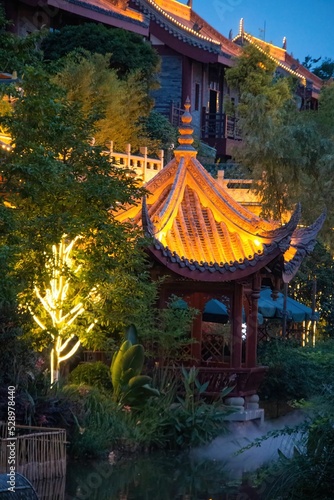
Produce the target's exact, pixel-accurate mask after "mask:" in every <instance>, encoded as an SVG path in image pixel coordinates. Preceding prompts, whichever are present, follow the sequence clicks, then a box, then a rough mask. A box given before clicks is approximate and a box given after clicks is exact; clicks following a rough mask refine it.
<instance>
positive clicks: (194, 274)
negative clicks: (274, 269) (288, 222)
mask: <svg viewBox="0 0 334 500" xmlns="http://www.w3.org/2000/svg"><path fill="white" fill-rule="evenodd" d="M147 251H148V253H149V254H150V255H152V256H153V257H154V259H155V260H156V261H157V262H159V263H160V264H162V265H163V266H164V267H165V268H167V269H168V270H169V271H172V272H173V273H175V274H177V275H180V276H182V277H183V278H188V279H191V280H194V281H204V282H212V283H214V282H229V281H235V280H240V279H245V278H248V277H250V276H252V275H254V274H255V273H257V272H259V271H261V269H263V268H264V267H265V266H268V265H269V264H270V263H271V262H273V261H274V260H275V259H277V258H279V257H280V256H282V250H281V249H280V248H279V246H278V245H271V246H270V247H268V249H267V253H266V254H261V255H255V256H254V259H244V261H243V262H242V263H240V262H235V263H234V264H233V265H228V264H225V265H223V266H221V265H218V264H217V263H215V264H213V265H209V264H207V263H204V264H200V263H198V262H190V261H188V260H187V259H182V258H180V257H179V256H178V255H177V254H175V253H174V254H173V253H172V252H171V251H170V250H169V249H166V248H163V247H162V245H161V244H159V242H157V241H156V242H155V244H152V245H150V246H149V247H148V248H147Z"/></svg>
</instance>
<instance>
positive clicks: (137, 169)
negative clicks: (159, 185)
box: [106, 141, 164, 183]
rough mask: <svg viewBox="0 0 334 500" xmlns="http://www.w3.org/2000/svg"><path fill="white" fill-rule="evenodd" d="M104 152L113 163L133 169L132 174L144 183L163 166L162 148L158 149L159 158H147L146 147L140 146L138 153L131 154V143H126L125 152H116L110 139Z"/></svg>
mask: <svg viewBox="0 0 334 500" xmlns="http://www.w3.org/2000/svg"><path fill="white" fill-rule="evenodd" d="M106 153H108V154H109V156H110V161H111V162H112V163H113V164H114V165H119V166H121V167H122V168H126V169H129V170H130V171H133V173H134V175H135V176H136V177H138V178H139V179H141V180H142V181H143V182H144V183H146V182H148V181H150V180H151V179H152V178H153V177H154V176H155V175H156V174H157V173H158V172H160V170H162V168H163V166H164V152H163V150H162V149H161V150H160V151H159V158H149V157H148V156H147V148H146V147H142V148H140V155H132V154H131V144H127V145H126V148H125V153H117V152H116V151H114V144H113V141H110V149H109V151H106ZM129 173H130V172H129ZM131 173H132V172H131Z"/></svg>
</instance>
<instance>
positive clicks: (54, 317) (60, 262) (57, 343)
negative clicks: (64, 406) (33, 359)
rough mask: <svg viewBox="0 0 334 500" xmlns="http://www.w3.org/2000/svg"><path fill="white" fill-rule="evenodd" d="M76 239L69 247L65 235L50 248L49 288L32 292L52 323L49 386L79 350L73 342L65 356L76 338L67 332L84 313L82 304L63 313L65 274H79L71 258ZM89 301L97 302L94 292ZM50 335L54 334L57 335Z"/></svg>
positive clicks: (66, 287)
mask: <svg viewBox="0 0 334 500" xmlns="http://www.w3.org/2000/svg"><path fill="white" fill-rule="evenodd" d="M78 239H80V236H77V237H76V238H74V239H73V240H71V241H70V242H69V243H68V242H67V237H66V235H64V236H63V237H62V239H61V241H60V243H59V244H58V245H53V246H52V258H51V259H50V262H49V263H48V264H47V266H46V267H47V268H49V269H50V270H51V279H50V283H49V287H48V288H46V289H45V290H44V292H41V290H40V289H39V288H38V287H37V286H35V289H34V291H35V295H36V297H37V298H38V300H39V301H40V303H41V304H42V306H43V309H44V311H45V312H46V313H47V314H48V315H49V317H50V319H51V322H52V328H53V331H50V332H49V334H50V336H51V338H52V339H53V341H54V346H53V349H52V351H51V383H53V382H54V381H55V380H57V379H58V371H59V365H60V363H62V362H63V361H65V360H66V359H69V358H70V357H71V356H73V354H74V353H75V352H76V351H77V350H78V348H79V346H80V341H79V340H76V342H75V343H74V345H73V346H72V347H71V348H70V350H69V351H67V352H65V350H66V348H67V347H68V346H69V344H70V342H71V341H72V340H74V339H75V338H76V335H75V334H74V333H72V334H68V332H67V330H68V328H69V327H70V326H71V325H72V324H73V323H74V322H75V321H76V320H77V319H78V317H79V316H81V315H82V314H83V313H84V312H85V306H84V304H83V302H80V303H79V304H76V305H75V306H74V307H72V308H71V310H70V311H69V312H67V313H66V314H64V313H63V309H65V305H66V302H67V301H68V300H69V294H70V291H71V290H70V281H69V278H68V276H67V273H66V271H67V270H71V273H72V274H77V273H78V271H79V270H80V266H75V263H74V261H73V259H72V257H71V252H72V250H73V247H74V245H75V243H76V242H77V241H78ZM88 297H93V300H94V301H95V302H96V301H98V300H99V294H98V292H97V290H96V288H94V289H93V290H91V292H90V293H89V294H88ZM88 297H87V298H88ZM30 311H31V310H30ZM31 313H32V317H33V319H34V321H35V322H36V323H37V325H38V326H39V327H40V328H41V329H42V330H44V331H48V327H47V325H46V324H45V323H44V322H43V321H42V320H41V319H40V318H39V317H38V316H37V315H36V314H35V313H33V312H32V311H31ZM95 324H96V320H95V321H94V322H93V323H91V324H90V325H89V326H88V327H87V329H86V332H87V333H88V332H90V331H91V330H92V328H94V326H95ZM53 332H56V334H55V333H53Z"/></svg>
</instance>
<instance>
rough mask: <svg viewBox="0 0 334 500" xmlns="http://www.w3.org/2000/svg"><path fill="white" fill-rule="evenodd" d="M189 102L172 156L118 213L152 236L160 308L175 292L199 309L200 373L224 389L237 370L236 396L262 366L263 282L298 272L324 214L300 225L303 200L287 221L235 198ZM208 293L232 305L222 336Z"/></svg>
mask: <svg viewBox="0 0 334 500" xmlns="http://www.w3.org/2000/svg"><path fill="white" fill-rule="evenodd" d="M185 108H186V111H185V113H184V114H183V116H182V126H181V127H180V129H179V131H180V138H179V143H180V145H179V146H178V148H176V150H175V155H174V159H173V160H172V161H171V162H170V163H169V164H168V165H167V166H166V167H165V168H164V169H162V170H161V171H160V172H159V173H158V174H157V175H156V176H155V177H154V178H153V179H152V180H150V181H149V182H148V183H147V185H146V188H147V190H148V192H149V194H148V195H147V197H146V198H145V199H143V202H142V204H141V206H135V207H130V208H129V209H128V210H126V211H124V212H123V213H122V214H120V215H118V219H119V220H120V221H125V220H127V221H129V220H130V221H132V222H133V223H134V224H136V225H141V226H142V227H143V229H144V231H145V233H146V234H147V235H148V236H149V237H151V239H152V244H151V245H150V246H149V248H148V249H147V251H148V253H149V256H150V258H151V260H152V263H153V268H152V277H153V278H157V277H160V276H164V277H165V280H164V282H163V285H162V288H161V293H160V305H161V307H163V306H164V305H165V303H166V301H167V299H168V298H169V296H170V295H171V294H176V295H178V296H180V297H182V298H183V300H184V301H186V302H187V303H188V304H189V305H190V306H192V307H195V308H196V309H198V310H199V311H200V313H199V314H198V315H197V317H196V318H195V320H194V323H193V326H192V336H193V338H194V339H195V340H196V342H194V343H192V345H191V349H192V353H191V354H192V358H193V362H194V364H196V365H197V366H198V367H199V371H200V376H201V378H202V380H203V381H204V380H208V381H209V382H210V384H209V387H208V392H209V393H211V394H215V393H217V392H219V391H220V390H221V389H222V387H223V385H224V384H225V383H226V380H227V379H228V378H229V377H231V376H232V375H233V377H234V378H235V380H236V382H235V383H236V386H235V389H234V391H233V395H235V396H252V395H254V394H255V393H256V391H257V388H258V386H259V383H260V382H261V380H262V377H263V375H264V373H265V367H262V366H257V361H256V350H257V316H258V298H259V293H260V289H261V285H262V284H263V283H266V284H270V285H271V287H272V288H273V290H275V289H276V290H277V289H278V288H279V286H280V283H281V282H282V281H286V282H288V281H289V280H290V279H291V278H292V277H293V276H294V275H295V273H296V272H297V270H298V267H299V265H300V263H301V261H302V259H303V257H304V256H305V255H306V254H307V253H309V252H310V251H311V250H312V249H313V246H314V244H315V238H316V236H317V233H318V231H319V230H320V228H321V225H322V223H323V220H324V215H322V216H321V217H320V218H319V219H318V220H317V221H316V222H315V223H314V224H313V225H312V226H310V227H307V228H302V229H297V224H298V221H299V218H300V207H299V206H298V207H297V208H296V210H295V212H294V213H293V215H292V216H291V218H290V220H289V222H288V223H287V224H285V225H283V226H282V225H280V224H279V223H276V222H271V221H266V220H264V219H261V218H260V217H257V216H256V215H254V214H253V213H252V212H250V211H248V210H247V209H246V208H244V207H242V206H241V205H240V204H238V203H237V202H235V201H234V200H233V198H231V197H230V195H229V194H228V192H227V190H225V189H223V188H222V187H221V186H220V185H219V184H218V183H217V181H216V180H214V179H213V178H212V177H211V175H210V174H209V173H208V172H207V171H206V170H205V169H204V167H203V166H202V165H201V164H200V163H199V161H198V160H197V159H196V154H197V152H196V150H195V149H194V147H193V146H192V143H193V137H192V133H193V129H192V126H191V121H192V117H191V114H190V112H189V108H190V103H189V102H187V103H186V105H185ZM211 299H218V300H219V301H220V302H223V303H224V304H225V306H226V308H227V310H228V314H229V329H230V330H229V334H228V336H227V338H226V336H225V339H224V340H222V335H216V336H215V334H212V333H209V334H206V332H205V329H204V328H203V326H204V320H203V312H204V309H205V307H206V304H207V303H208V301H210V300H211ZM243 309H244V313H243ZM243 314H244V316H245V318H244V319H243ZM244 323H245V324H246V328H247V334H246V337H245V338H243V337H244V335H243V328H244V327H245V325H244V326H243V324H244Z"/></svg>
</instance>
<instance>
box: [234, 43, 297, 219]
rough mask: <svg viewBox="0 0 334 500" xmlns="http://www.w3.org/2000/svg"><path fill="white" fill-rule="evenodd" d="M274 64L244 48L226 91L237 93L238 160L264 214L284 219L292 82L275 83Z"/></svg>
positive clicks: (291, 173) (291, 165)
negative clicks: (255, 186)
mask: <svg viewBox="0 0 334 500" xmlns="http://www.w3.org/2000/svg"><path fill="white" fill-rule="evenodd" d="M274 72H275V63H274V62H273V61H272V60H271V59H269V57H268V56H267V55H266V54H264V53H262V52H259V51H258V50H257V49H256V48H255V47H253V46H252V45H248V46H246V47H245V48H244V50H243V54H242V55H241V57H240V58H239V59H238V61H237V63H236V65H235V66H234V67H233V68H230V69H228V70H227V71H226V79H227V82H228V85H229V86H230V87H232V88H234V89H236V90H238V91H239V95H240V102H239V104H238V106H237V108H236V110H235V111H236V112H237V116H238V119H239V124H240V128H241V133H242V140H243V142H242V147H241V148H238V150H236V151H235V157H236V160H237V161H238V162H239V163H240V164H241V165H243V166H244V167H245V168H246V169H247V171H248V175H251V176H252V177H253V178H254V179H255V180H256V181H261V184H260V185H259V188H260V193H261V195H262V198H263V199H262V205H263V211H264V214H266V215H272V216H274V217H276V218H282V217H283V214H284V212H285V211H286V210H287V208H290V202H291V200H290V197H289V191H288V189H287V186H288V183H289V181H290V180H291V177H296V176H298V175H299V171H296V169H295V158H294V157H293V155H291V152H293V151H294V149H293V147H292V144H291V141H292V138H291V137H290V134H286V131H287V129H288V128H289V127H290V125H291V120H292V117H293V116H294V115H295V109H294V107H293V99H292V91H291V82H290V81H289V80H288V79H285V78H275V77H274Z"/></svg>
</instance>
